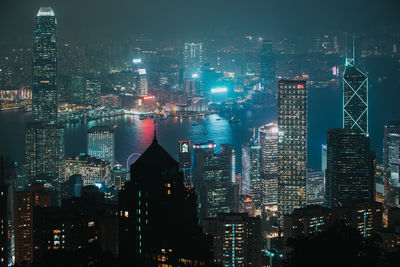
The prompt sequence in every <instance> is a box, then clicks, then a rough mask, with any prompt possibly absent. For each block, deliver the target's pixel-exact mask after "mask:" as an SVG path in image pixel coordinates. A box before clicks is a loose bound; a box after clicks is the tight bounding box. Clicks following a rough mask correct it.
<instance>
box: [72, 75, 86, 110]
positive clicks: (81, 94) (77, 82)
mask: <svg viewBox="0 0 400 267" xmlns="http://www.w3.org/2000/svg"><path fill="white" fill-rule="evenodd" d="M70 86H71V88H70V90H69V91H70V92H69V102H70V103H72V104H77V105H85V91H86V79H85V77H82V76H79V75H72V77H71V85H70Z"/></svg>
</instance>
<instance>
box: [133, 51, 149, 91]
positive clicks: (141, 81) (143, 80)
mask: <svg viewBox="0 0 400 267" xmlns="http://www.w3.org/2000/svg"><path fill="white" fill-rule="evenodd" d="M132 62H133V66H134V71H135V72H136V73H137V75H138V76H137V83H136V87H137V92H138V93H139V95H141V96H146V95H148V93H149V85H148V80H147V71H146V68H145V66H144V64H143V62H142V59H141V58H135V59H133V61H132Z"/></svg>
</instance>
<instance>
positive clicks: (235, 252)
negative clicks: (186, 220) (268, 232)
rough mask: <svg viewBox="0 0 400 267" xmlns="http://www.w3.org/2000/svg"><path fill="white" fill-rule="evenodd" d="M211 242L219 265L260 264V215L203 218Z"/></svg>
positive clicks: (242, 214)
mask: <svg viewBox="0 0 400 267" xmlns="http://www.w3.org/2000/svg"><path fill="white" fill-rule="evenodd" d="M203 232H204V233H205V234H207V235H211V236H212V237H213V241H214V260H215V261H216V263H217V264H221V266H262V265H261V249H262V236H261V218H260V217H249V215H248V214H247V213H227V214H218V215H217V217H216V218H207V219H206V220H205V221H204V227H203Z"/></svg>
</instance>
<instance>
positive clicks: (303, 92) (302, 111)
mask: <svg viewBox="0 0 400 267" xmlns="http://www.w3.org/2000/svg"><path fill="white" fill-rule="evenodd" d="M278 90H279V91H278V128H279V138H278V216H279V218H280V219H283V215H286V214H290V213H291V212H293V210H294V209H297V208H302V207H304V206H305V205H306V175H307V173H306V166H307V103H308V100H307V87H306V82H305V81H288V80H281V81H279V83H278ZM281 222H282V221H281Z"/></svg>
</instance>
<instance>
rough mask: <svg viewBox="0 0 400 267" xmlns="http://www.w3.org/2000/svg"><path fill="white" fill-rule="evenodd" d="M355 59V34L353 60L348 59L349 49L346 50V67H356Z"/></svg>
mask: <svg viewBox="0 0 400 267" xmlns="http://www.w3.org/2000/svg"><path fill="white" fill-rule="evenodd" d="M354 57H355V45H354V33H353V55H352V57H351V58H348V57H347V49H346V67H347V66H350V67H354Z"/></svg>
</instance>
